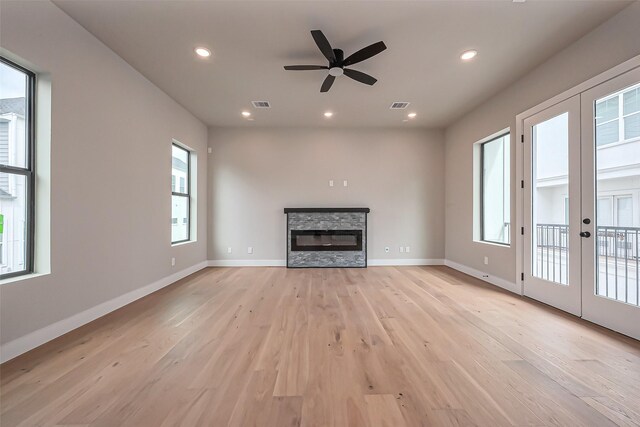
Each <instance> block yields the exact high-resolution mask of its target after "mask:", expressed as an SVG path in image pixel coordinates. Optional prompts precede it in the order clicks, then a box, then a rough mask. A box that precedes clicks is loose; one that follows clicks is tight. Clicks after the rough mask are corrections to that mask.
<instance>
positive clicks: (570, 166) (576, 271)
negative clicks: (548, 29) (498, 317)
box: [520, 95, 582, 316]
mask: <svg viewBox="0 0 640 427" xmlns="http://www.w3.org/2000/svg"><path fill="white" fill-rule="evenodd" d="M565 113H566V114H567V115H568V117H567V120H568V123H567V131H568V134H567V139H568V140H567V190H568V194H569V203H570V207H569V224H568V226H569V233H568V235H567V246H568V248H569V251H568V253H567V275H568V279H569V280H568V282H567V283H566V284H565V285H562V284H560V283H556V282H554V281H552V280H546V279H542V278H541V277H540V276H538V277H536V276H535V275H534V271H533V264H532V260H533V259H534V256H535V255H534V251H533V242H534V237H533V236H535V233H536V230H534V229H533V224H534V222H537V221H535V220H534V213H533V210H532V209H526V210H525V211H524V235H522V234H521V235H520V237H523V242H524V246H523V250H524V253H523V254H524V265H523V270H522V271H524V281H523V294H524V295H526V296H528V297H530V298H533V299H536V300H538V301H542V302H544V303H545V304H549V305H552V306H554V307H557V308H559V309H561V310H564V311H566V312H568V313H571V314H573V315H576V316H581V315H582V304H581V298H580V293H581V288H582V287H581V284H582V279H581V274H582V271H581V258H582V251H581V241H580V240H581V237H580V235H579V233H580V221H581V217H580V193H581V191H580V183H581V182H580V168H581V159H580V139H581V138H580V125H581V115H580V95H574V96H572V97H571V98H568V99H566V100H564V101H562V102H559V103H557V104H555V105H552V106H551V107H548V108H547V109H545V110H542V111H540V112H539V113H537V114H533V115H531V116H529V117H527V118H526V119H525V120H524V124H525V128H524V131H525V132H524V144H521V145H524V147H525V148H527V150H525V152H524V162H523V163H524V173H525V178H524V189H522V188H521V190H522V191H523V193H524V202H525V205H526V206H533V199H534V194H535V184H534V183H533V182H532V178H531V177H532V176H533V171H534V167H535V161H534V157H533V151H534V142H533V138H532V134H533V132H532V131H533V128H534V127H535V126H536V125H538V124H540V123H544V122H546V121H548V120H551V119H553V118H554V117H558V116H560V115H562V114H565ZM554 255H555V252H554ZM554 262H555V261H554ZM554 271H555V270H554Z"/></svg>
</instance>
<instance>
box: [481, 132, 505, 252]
mask: <svg viewBox="0 0 640 427" xmlns="http://www.w3.org/2000/svg"><path fill="white" fill-rule="evenodd" d="M510 159H511V156H510V141H509V134H508V133H507V134H503V135H501V136H498V137H496V138H493V139H491V140H489V141H487V142H483V143H482V144H481V146H480V164H481V168H480V170H481V185H480V191H481V195H480V200H481V209H480V210H481V212H480V215H481V218H480V239H481V240H483V241H485V242H492V243H500V244H505V245H508V244H509V243H510V241H511V200H510V198H511V190H510V185H509V183H510V181H509V179H510V173H511V172H510Z"/></svg>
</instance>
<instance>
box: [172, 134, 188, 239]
mask: <svg viewBox="0 0 640 427" xmlns="http://www.w3.org/2000/svg"><path fill="white" fill-rule="evenodd" d="M190 174H191V161H190V153H189V151H188V150H186V149H185V148H182V147H180V146H179V145H177V144H173V145H172V146H171V243H180V242H185V241H187V240H189V239H190V236H189V226H190V224H189V213H190V209H191V188H190V185H189V177H190Z"/></svg>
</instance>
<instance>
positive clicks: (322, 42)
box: [311, 30, 336, 62]
mask: <svg viewBox="0 0 640 427" xmlns="http://www.w3.org/2000/svg"><path fill="white" fill-rule="evenodd" d="M311 35H312V36H313V40H315V42H316V44H317V45H318V48H319V49H320V52H322V54H323V55H324V56H325V58H327V59H328V60H329V62H336V54H335V53H333V48H332V47H331V44H330V43H329V40H327V38H326V37H325V36H324V34H323V33H322V31H320V30H311Z"/></svg>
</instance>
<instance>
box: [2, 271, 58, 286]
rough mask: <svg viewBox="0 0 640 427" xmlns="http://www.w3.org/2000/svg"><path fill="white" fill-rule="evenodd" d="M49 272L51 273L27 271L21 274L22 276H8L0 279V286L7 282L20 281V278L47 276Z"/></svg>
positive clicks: (28, 278) (29, 278)
mask: <svg viewBox="0 0 640 427" xmlns="http://www.w3.org/2000/svg"><path fill="white" fill-rule="evenodd" d="M49 274H51V273H29V274H23V275H22V276H15V277H9V278H8V279H2V280H0V286H2V285H7V284H9V283H14V282H20V281H22V280H31V279H37V278H39V277H42V276H48V275H49Z"/></svg>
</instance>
